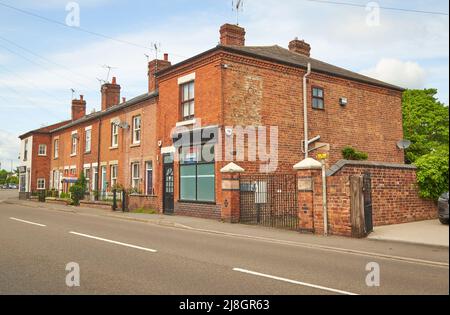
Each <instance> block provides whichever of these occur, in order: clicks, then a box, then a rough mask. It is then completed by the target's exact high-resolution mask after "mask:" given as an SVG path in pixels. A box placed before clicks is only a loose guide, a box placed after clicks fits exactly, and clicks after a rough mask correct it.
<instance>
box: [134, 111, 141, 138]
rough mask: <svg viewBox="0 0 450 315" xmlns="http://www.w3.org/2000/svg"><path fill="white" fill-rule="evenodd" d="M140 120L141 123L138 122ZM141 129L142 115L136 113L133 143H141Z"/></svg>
mask: <svg viewBox="0 0 450 315" xmlns="http://www.w3.org/2000/svg"><path fill="white" fill-rule="evenodd" d="M138 121H139V125H138V124H137V122H138ZM141 129H142V116H141V115H136V116H134V117H133V144H139V143H141V138H142V134H141ZM138 135H139V137H138ZM138 138H139V139H138Z"/></svg>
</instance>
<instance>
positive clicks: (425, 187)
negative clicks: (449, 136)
mask: <svg viewBox="0 0 450 315" xmlns="http://www.w3.org/2000/svg"><path fill="white" fill-rule="evenodd" d="M448 160H449V153H448V148H445V147H443V148H440V149H438V150H436V151H434V152H432V153H429V154H426V155H423V156H421V157H420V158H418V159H417V160H416V162H415V163H414V164H415V165H416V166H417V168H418V171H417V181H418V184H419V187H420V195H421V196H422V197H423V198H427V199H433V200H437V199H438V198H439V197H440V196H441V195H442V194H443V193H445V192H447V191H448V184H449V180H448V176H449V172H448Z"/></svg>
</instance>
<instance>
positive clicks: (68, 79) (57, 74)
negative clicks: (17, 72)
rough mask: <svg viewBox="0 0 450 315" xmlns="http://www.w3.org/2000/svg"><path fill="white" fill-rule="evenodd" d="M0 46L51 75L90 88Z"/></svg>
mask: <svg viewBox="0 0 450 315" xmlns="http://www.w3.org/2000/svg"><path fill="white" fill-rule="evenodd" d="M0 48H3V49H4V50H6V51H8V52H9V53H11V54H13V55H15V56H18V57H20V58H22V59H24V60H26V61H28V62H29V63H31V64H34V65H36V66H38V67H41V68H43V69H45V70H46V71H47V72H49V73H51V74H53V75H55V76H58V77H60V78H62V79H64V80H67V81H70V82H72V83H74V84H76V85H78V86H82V87H83V88H85V89H86V90H90V89H91V88H89V87H87V86H85V85H84V84H82V83H80V82H76V81H74V80H72V79H71V78H67V77H65V76H63V75H61V74H59V73H55V72H54V71H53V70H51V69H49V68H48V67H46V66H44V65H42V64H40V63H38V62H36V61H34V60H32V59H30V58H28V57H26V56H24V55H22V54H21V53H18V52H17V51H14V50H12V49H10V48H8V47H6V46H4V45H1V44H0Z"/></svg>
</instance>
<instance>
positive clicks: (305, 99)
mask: <svg viewBox="0 0 450 315" xmlns="http://www.w3.org/2000/svg"><path fill="white" fill-rule="evenodd" d="M310 74H311V63H309V62H308V70H307V72H306V74H305V75H304V77H303V126H304V127H303V131H304V134H305V139H304V141H305V145H304V147H305V159H307V158H308V154H309V152H308V151H309V135H308V96H307V93H308V89H307V78H308V77H309V75H310Z"/></svg>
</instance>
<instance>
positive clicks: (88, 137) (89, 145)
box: [84, 128, 92, 153]
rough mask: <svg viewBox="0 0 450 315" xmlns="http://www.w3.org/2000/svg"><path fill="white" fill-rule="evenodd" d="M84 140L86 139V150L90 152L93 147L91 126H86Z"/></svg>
mask: <svg viewBox="0 0 450 315" xmlns="http://www.w3.org/2000/svg"><path fill="white" fill-rule="evenodd" d="M84 140H85V146H86V148H85V151H84V152H85V153H90V152H91V149H92V129H91V128H86V131H85V136H84Z"/></svg>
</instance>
